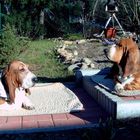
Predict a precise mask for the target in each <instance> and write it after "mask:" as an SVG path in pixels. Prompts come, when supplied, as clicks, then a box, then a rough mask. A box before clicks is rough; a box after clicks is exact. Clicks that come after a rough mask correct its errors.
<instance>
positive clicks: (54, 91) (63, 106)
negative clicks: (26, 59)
mask: <svg viewBox="0 0 140 140" xmlns="http://www.w3.org/2000/svg"><path fill="white" fill-rule="evenodd" d="M28 97H29V98H30V100H31V101H32V102H33V103H34V105H35V109H34V110H25V109H20V110H11V111H5V110H1V111H0V116H23V115H39V114H55V113H69V112H75V111H80V110H83V105H82V103H81V102H80V100H79V99H78V97H77V96H76V95H75V94H74V93H73V92H72V91H71V90H70V89H68V88H67V87H65V86H64V85H63V84H62V83H53V84H38V85H36V86H35V87H33V88H31V95H30V96H28Z"/></svg>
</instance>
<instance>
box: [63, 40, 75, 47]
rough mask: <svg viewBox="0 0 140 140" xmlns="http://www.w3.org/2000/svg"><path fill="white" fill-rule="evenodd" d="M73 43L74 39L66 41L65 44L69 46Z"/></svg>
mask: <svg viewBox="0 0 140 140" xmlns="http://www.w3.org/2000/svg"><path fill="white" fill-rule="evenodd" d="M72 44H73V41H68V40H67V41H64V45H66V46H68V45H72Z"/></svg>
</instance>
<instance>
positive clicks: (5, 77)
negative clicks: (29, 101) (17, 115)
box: [1, 65, 17, 103]
mask: <svg viewBox="0 0 140 140" xmlns="http://www.w3.org/2000/svg"><path fill="white" fill-rule="evenodd" d="M1 80H2V83H3V85H4V88H5V90H6V92H7V95H8V96H9V100H10V101H9V102H10V103H14V101H15V90H16V87H17V82H16V75H15V74H14V72H13V71H12V70H11V69H10V65H9V66H7V67H6V68H5V69H4V71H3V73H2V77H1Z"/></svg>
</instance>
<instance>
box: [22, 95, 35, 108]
mask: <svg viewBox="0 0 140 140" xmlns="http://www.w3.org/2000/svg"><path fill="white" fill-rule="evenodd" d="M22 107H23V108H25V109H27V110H33V109H35V107H34V105H33V103H32V102H31V101H30V100H29V99H28V98H27V97H26V98H25V99H24V101H23V103H22Z"/></svg>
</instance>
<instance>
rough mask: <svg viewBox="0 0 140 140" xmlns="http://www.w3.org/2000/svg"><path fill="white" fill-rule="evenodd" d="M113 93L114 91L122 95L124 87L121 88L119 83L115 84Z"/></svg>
mask: <svg viewBox="0 0 140 140" xmlns="http://www.w3.org/2000/svg"><path fill="white" fill-rule="evenodd" d="M115 91H116V92H117V93H122V92H123V91H124V86H123V85H122V84H120V83H117V84H116V85H115Z"/></svg>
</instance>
